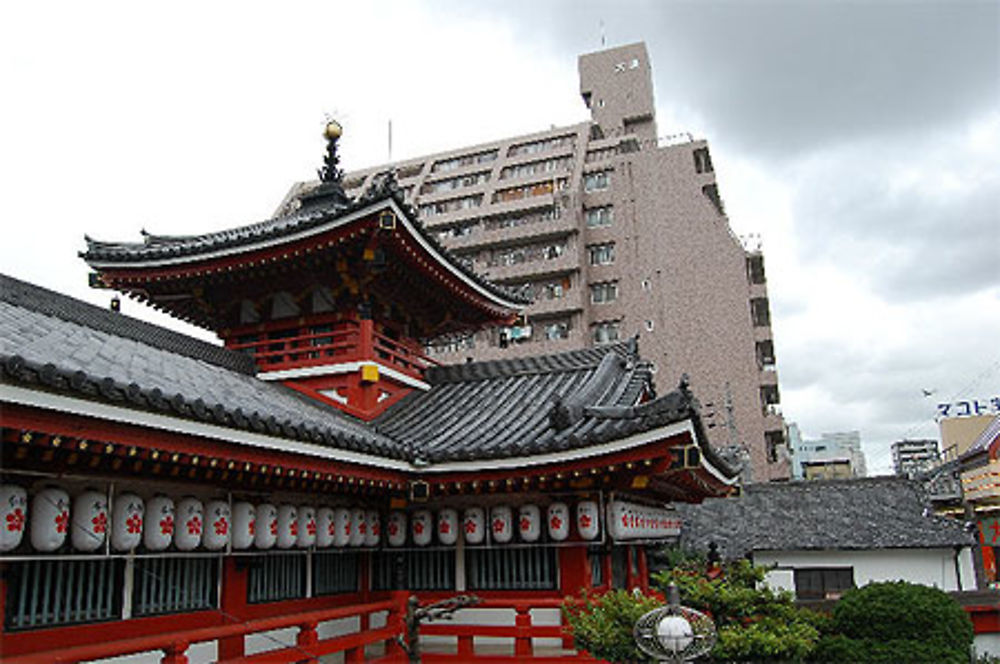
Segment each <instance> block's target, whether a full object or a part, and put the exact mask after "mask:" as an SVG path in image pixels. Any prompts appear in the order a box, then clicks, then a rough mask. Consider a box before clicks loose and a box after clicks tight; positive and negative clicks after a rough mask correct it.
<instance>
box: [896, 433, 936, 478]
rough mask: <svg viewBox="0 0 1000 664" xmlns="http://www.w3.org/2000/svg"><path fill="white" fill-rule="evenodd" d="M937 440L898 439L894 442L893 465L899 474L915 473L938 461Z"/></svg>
mask: <svg viewBox="0 0 1000 664" xmlns="http://www.w3.org/2000/svg"><path fill="white" fill-rule="evenodd" d="M937 458H938V442H937V441H936V440H926V439H924V440H897V441H896V442H895V443H893V444H892V467H893V469H894V470H895V472H896V474H897V475H915V474H918V473H921V472H923V471H925V470H927V469H929V468H930V467H931V466H932V465H934V464H935V463H936V462H937Z"/></svg>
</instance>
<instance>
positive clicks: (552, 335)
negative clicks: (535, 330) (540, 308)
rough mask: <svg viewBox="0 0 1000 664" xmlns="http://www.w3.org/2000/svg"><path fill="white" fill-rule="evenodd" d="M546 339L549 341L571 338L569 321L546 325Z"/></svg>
mask: <svg viewBox="0 0 1000 664" xmlns="http://www.w3.org/2000/svg"><path fill="white" fill-rule="evenodd" d="M544 330H545V338H546V339H548V340H549V341H555V340H556V339H568V338H569V321H564V320H562V321H556V322H553V323H547V324H546V325H545V328H544Z"/></svg>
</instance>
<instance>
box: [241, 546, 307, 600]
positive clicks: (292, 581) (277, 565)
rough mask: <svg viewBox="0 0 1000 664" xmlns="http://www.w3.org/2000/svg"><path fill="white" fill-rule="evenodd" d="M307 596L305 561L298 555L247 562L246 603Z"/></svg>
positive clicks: (256, 557) (263, 556)
mask: <svg viewBox="0 0 1000 664" xmlns="http://www.w3.org/2000/svg"><path fill="white" fill-rule="evenodd" d="M305 596H306V557H305V556H304V555H302V554H299V553H288V554H279V555H261V556H254V557H253V558H250V562H249V570H248V574H247V602H249V603H251V604H254V603H257V602H277V601H281V600H286V599H300V598H303V597H305Z"/></svg>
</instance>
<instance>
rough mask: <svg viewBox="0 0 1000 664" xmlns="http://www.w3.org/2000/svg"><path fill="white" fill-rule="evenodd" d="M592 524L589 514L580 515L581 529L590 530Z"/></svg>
mask: <svg viewBox="0 0 1000 664" xmlns="http://www.w3.org/2000/svg"><path fill="white" fill-rule="evenodd" d="M590 523H591V518H590V515H589V514H581V515H580V527H581V528H590Z"/></svg>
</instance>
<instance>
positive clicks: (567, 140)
mask: <svg viewBox="0 0 1000 664" xmlns="http://www.w3.org/2000/svg"><path fill="white" fill-rule="evenodd" d="M573 139H574V135H573V134H567V135H565V136H556V137H555V138H545V139H542V140H540V141H531V142H530V143H521V144H520V145H514V146H512V147H511V148H510V150H509V151H508V152H507V156H508V157H516V156H518V155H522V154H538V153H540V152H550V151H552V150H556V149H559V148H565V147H573V145H574V143H575V141H574V140H573Z"/></svg>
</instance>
